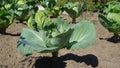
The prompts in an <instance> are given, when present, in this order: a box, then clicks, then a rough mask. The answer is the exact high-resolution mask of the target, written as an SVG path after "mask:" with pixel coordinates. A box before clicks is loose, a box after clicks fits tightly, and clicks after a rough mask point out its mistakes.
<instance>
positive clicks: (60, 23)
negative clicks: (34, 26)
mask: <svg viewBox="0 0 120 68" xmlns="http://www.w3.org/2000/svg"><path fill="white" fill-rule="evenodd" d="M54 24H55V25H56V26H57V30H58V31H59V32H60V33H63V32H66V31H68V30H69V29H70V25H69V23H68V22H67V21H65V20H64V19H62V18H57V19H55V20H54Z"/></svg>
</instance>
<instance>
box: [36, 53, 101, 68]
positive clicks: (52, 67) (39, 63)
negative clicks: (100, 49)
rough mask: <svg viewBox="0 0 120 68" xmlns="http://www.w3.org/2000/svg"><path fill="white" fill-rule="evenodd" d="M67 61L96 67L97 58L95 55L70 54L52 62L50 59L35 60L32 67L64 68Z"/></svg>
mask: <svg viewBox="0 0 120 68" xmlns="http://www.w3.org/2000/svg"><path fill="white" fill-rule="evenodd" d="M67 60H74V61H75V62H77V63H82V62H84V63H85V64H87V65H91V67H93V68H94V67H97V66H98V63H99V62H98V58H97V57H96V56H95V55H92V54H88V55H84V56H78V55H74V54H72V53H69V54H66V55H64V56H60V57H58V58H57V60H56V61H55V60H53V58H52V57H40V58H39V59H37V60H36V62H35V64H34V67H35V68H65V67H66V64H67V63H66V62H64V61H67Z"/></svg>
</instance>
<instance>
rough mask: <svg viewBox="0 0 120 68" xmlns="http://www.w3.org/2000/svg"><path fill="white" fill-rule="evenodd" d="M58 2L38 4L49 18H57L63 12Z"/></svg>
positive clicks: (46, 1) (41, 0) (45, 1)
mask: <svg viewBox="0 0 120 68" xmlns="http://www.w3.org/2000/svg"><path fill="white" fill-rule="evenodd" d="M58 2H59V1H58V0H40V4H41V5H42V6H43V7H44V8H45V10H44V12H45V13H46V14H48V15H49V16H50V17H57V16H58V15H60V14H61V13H62V12H63V9H62V4H58ZM63 4H64V3H63Z"/></svg>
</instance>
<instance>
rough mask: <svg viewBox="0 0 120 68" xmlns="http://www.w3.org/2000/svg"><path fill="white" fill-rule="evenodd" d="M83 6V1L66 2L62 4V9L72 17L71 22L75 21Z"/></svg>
mask: <svg viewBox="0 0 120 68" xmlns="http://www.w3.org/2000/svg"><path fill="white" fill-rule="evenodd" d="M84 6H85V2H84V0H83V2H81V3H80V2H68V3H67V4H65V5H64V10H65V11H66V12H67V13H68V14H69V16H70V17H71V18H72V23H76V18H77V17H79V16H80V15H81V14H82V10H83V8H84Z"/></svg>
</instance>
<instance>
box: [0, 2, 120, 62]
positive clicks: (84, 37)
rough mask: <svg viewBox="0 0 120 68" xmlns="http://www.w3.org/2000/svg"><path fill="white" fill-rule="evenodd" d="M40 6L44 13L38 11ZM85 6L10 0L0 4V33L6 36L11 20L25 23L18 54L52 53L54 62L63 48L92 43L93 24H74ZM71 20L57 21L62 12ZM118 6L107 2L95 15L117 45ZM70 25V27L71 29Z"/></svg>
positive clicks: (119, 31)
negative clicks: (112, 34) (110, 33)
mask: <svg viewBox="0 0 120 68" xmlns="http://www.w3.org/2000/svg"><path fill="white" fill-rule="evenodd" d="M39 5H41V6H43V7H44V10H39V8H38V7H39ZM86 5H87V4H86V2H85V1H84V0H83V1H82V2H63V3H61V4H60V3H58V1H57V0H40V1H37V0H36V1H32V0H29V1H26V0H19V1H17V0H16V1H15V0H10V1H1V2H0V7H1V8H0V33H1V34H6V33H7V32H6V29H7V27H9V25H11V24H12V23H13V21H14V19H16V20H19V21H20V22H23V21H26V25H27V26H28V28H23V31H22V32H21V36H20V38H19V40H18V42H17V44H18V45H17V50H18V52H19V53H20V54H22V55H25V56H29V55H31V54H32V53H34V52H41V53H52V56H53V59H54V60H56V58H57V57H58V51H59V50H60V49H62V48H66V49H70V50H75V49H78V50H79V49H84V48H86V47H88V46H90V45H92V43H93V42H94V40H95V38H96V31H95V28H94V24H93V23H92V22H90V21H88V20H81V21H79V22H76V18H77V17H79V16H80V15H81V14H82V12H83V11H84V10H83V9H84V7H86ZM64 11H65V12H67V14H68V15H69V16H70V17H71V18H72V22H68V21H66V20H64V19H62V18H60V17H58V16H59V15H61V14H62V13H63V12H64ZM119 17H120V2H117V1H110V2H108V3H107V4H106V6H105V8H104V10H103V11H101V10H100V11H98V18H99V21H100V23H101V24H102V25H103V26H104V27H105V28H106V29H108V31H109V32H113V33H114V36H113V37H112V39H113V42H115V43H117V42H120V36H119V34H120V19H119ZM70 23H72V25H70Z"/></svg>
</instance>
